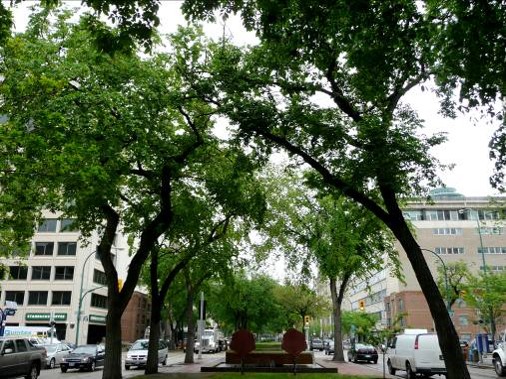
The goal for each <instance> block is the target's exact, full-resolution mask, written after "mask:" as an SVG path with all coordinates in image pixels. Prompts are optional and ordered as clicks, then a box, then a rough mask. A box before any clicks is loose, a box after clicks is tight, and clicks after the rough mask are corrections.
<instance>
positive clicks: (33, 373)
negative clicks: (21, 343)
mask: <svg viewBox="0 0 506 379" xmlns="http://www.w3.org/2000/svg"><path fill="white" fill-rule="evenodd" d="M38 376H39V370H38V369H37V365H36V364H35V363H32V365H31V366H30V371H28V374H27V375H26V376H25V378H26V379H37V377H38Z"/></svg>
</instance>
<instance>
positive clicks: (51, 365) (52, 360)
mask: <svg viewBox="0 0 506 379" xmlns="http://www.w3.org/2000/svg"><path fill="white" fill-rule="evenodd" d="M54 366H56V362H55V360H54V358H52V359H51V360H50V361H49V368H54Z"/></svg>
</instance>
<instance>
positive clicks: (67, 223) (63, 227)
mask: <svg viewBox="0 0 506 379" xmlns="http://www.w3.org/2000/svg"><path fill="white" fill-rule="evenodd" d="M74 222H75V220H74V219H71V218H64V219H62V220H60V232H62V233H65V232H77V231H78V230H77V227H74Z"/></svg>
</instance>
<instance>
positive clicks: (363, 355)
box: [348, 343, 378, 363]
mask: <svg viewBox="0 0 506 379" xmlns="http://www.w3.org/2000/svg"><path fill="white" fill-rule="evenodd" d="M348 361H349V362H355V363H357V362H358V361H366V362H372V363H378V351H377V350H376V348H375V347H374V346H373V345H366V344H362V343H356V344H355V346H352V347H351V349H350V350H348Z"/></svg>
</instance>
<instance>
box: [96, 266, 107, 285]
mask: <svg viewBox="0 0 506 379" xmlns="http://www.w3.org/2000/svg"><path fill="white" fill-rule="evenodd" d="M93 282H94V283H97V284H103V285H106V284H107V277H106V276H105V273H104V272H102V271H99V270H94V271H93Z"/></svg>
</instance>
